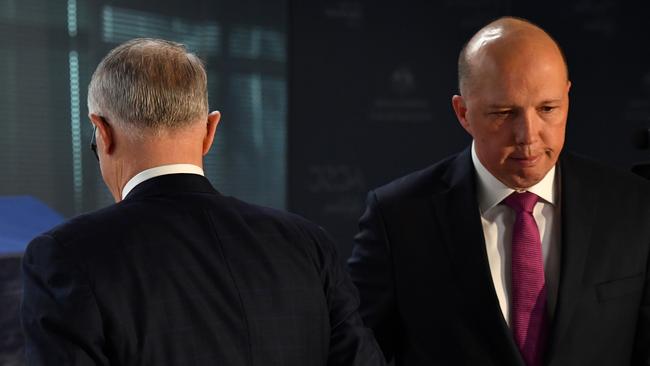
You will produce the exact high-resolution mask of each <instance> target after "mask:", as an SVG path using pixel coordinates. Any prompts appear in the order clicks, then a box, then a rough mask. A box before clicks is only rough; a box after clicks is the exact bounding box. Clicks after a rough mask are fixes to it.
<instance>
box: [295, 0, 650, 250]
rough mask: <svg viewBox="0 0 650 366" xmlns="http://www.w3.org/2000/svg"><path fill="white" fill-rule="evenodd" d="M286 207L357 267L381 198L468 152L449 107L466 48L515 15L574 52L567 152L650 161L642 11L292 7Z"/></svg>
mask: <svg viewBox="0 0 650 366" xmlns="http://www.w3.org/2000/svg"><path fill="white" fill-rule="evenodd" d="M289 4H290V17H289V21H290V27H289V55H290V57H289V106H290V108H289V165H288V173H289V176H288V208H289V210H291V211H295V212H297V213H299V214H302V215H304V216H306V217H307V218H309V219H311V220H313V221H315V222H317V223H319V224H321V225H323V226H324V227H325V228H326V229H328V230H329V231H330V232H331V233H332V234H333V236H334V237H335V238H336V239H337V241H338V243H339V245H340V249H341V250H340V251H341V257H342V258H347V257H348V255H349V253H350V250H351V245H352V237H353V236H354V234H355V232H356V230H357V227H356V222H357V220H358V218H359V216H360V215H361V214H362V212H363V209H364V206H365V195H366V193H367V191H368V190H369V189H372V188H374V187H377V186H379V185H382V184H384V183H387V182H389V181H391V180H393V179H395V178H397V177H400V176H402V175H404V174H407V173H408V172H411V171H414V170H418V169H422V168H424V167H426V166H428V165H431V164H433V163H434V162H436V161H438V160H440V159H441V158H443V157H445V156H448V155H451V154H453V153H455V152H459V151H460V150H462V149H463V148H465V147H466V146H468V145H469V143H470V141H471V140H470V138H469V135H467V134H466V133H465V131H464V130H463V129H462V128H461V127H460V125H459V124H458V122H457V120H456V118H455V116H454V114H453V110H452V108H451V96H452V95H453V94H455V93H457V77H456V72H457V68H456V61H457V57H458V53H459V52H460V49H461V48H462V46H463V45H464V43H465V42H466V41H467V40H468V39H469V38H470V37H471V36H472V35H473V34H474V33H475V32H476V31H477V30H478V29H479V28H481V27H482V26H483V25H485V24H487V23H488V22H489V21H491V20H494V19H496V18H498V17H500V16H503V15H513V16H519V17H524V18H527V19H529V20H531V21H533V22H535V23H537V24H539V25H540V26H542V27H543V28H544V29H546V30H547V31H548V32H549V33H550V34H551V35H552V36H553V37H554V38H556V40H557V41H558V42H559V44H560V46H561V47H562V48H563V49H564V52H565V54H566V57H567V60H568V63H569V69H570V78H571V81H572V87H571V91H570V101H571V102H570V103H571V105H570V112H569V121H568V126H567V140H566V145H565V148H566V149H570V150H573V151H576V152H578V153H581V154H583V155H587V156H591V157H594V158H596V159H599V160H602V161H605V162H607V163H609V164H612V165H615V166H618V167H620V168H623V169H629V168H630V167H631V165H632V164H633V163H635V162H640V161H646V160H650V153H649V152H648V151H647V150H640V149H637V148H635V147H634V143H633V136H634V135H635V133H637V131H638V130H640V129H641V128H646V129H647V128H648V127H650V43H649V42H648V39H649V36H650V29H649V28H648V22H647V20H646V15H647V10H646V8H647V6H646V4H643V3H642V2H633V1H608V0H573V1H543V2H515V1H481V0H479V1H451V0H449V1H437V2H434V1H400V2H392V1H381V0H380V1H370V0H367V1H316V0H312V1H292V2H290V3H289Z"/></svg>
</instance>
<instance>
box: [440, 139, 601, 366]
mask: <svg viewBox="0 0 650 366" xmlns="http://www.w3.org/2000/svg"><path fill="white" fill-rule="evenodd" d="M559 174H560V196H561V197H560V216H561V218H560V223H561V224H560V225H561V227H560V230H561V233H562V234H561V243H560V245H561V248H562V249H561V269H560V282H559V288H558V300H557V307H556V312H555V318H554V319H553V321H552V325H551V329H550V334H549V343H548V345H547V347H548V348H547V352H546V360H547V364H551V365H552V362H553V356H554V352H555V350H556V349H557V347H558V345H559V344H560V343H562V342H563V337H564V336H565V335H566V333H567V331H568V328H569V324H570V322H571V318H572V317H573V315H574V312H575V308H576V304H577V302H578V300H579V299H580V298H581V297H582V296H584V294H585V292H586V291H588V289H587V288H586V287H585V286H584V285H583V284H582V283H583V276H584V271H585V263H586V258H587V253H588V250H589V243H590V241H591V237H592V235H593V234H592V230H593V227H594V221H595V218H596V217H597V214H598V207H599V206H598V205H597V196H598V192H597V188H594V187H595V185H594V179H597V177H594V176H592V175H591V174H590V172H589V171H587V170H585V168H584V167H583V164H580V162H579V161H578V160H577V159H576V158H575V156H573V155H572V154H571V153H567V152H565V153H562V155H561V157H560V160H559ZM443 180H444V181H445V182H446V184H447V189H446V190H443V191H441V192H438V193H436V194H434V195H433V197H432V200H433V205H434V208H435V210H434V211H435V212H436V216H437V218H438V220H439V221H440V223H441V228H443V230H446V235H445V243H446V246H447V250H448V252H449V254H450V258H451V260H452V261H453V263H454V264H453V268H455V269H456V270H457V271H458V273H459V276H457V280H458V283H459V285H460V287H461V291H463V293H465V294H466V295H467V302H468V304H487V308H486V309H480V310H479V309H477V312H478V313H480V315H477V316H478V317H479V321H480V322H481V324H482V325H483V324H484V325H485V327H487V328H486V329H491V334H488V333H487V332H488V331H486V335H485V336H487V337H490V336H492V337H493V338H494V339H493V340H492V343H493V344H491V346H495V347H498V349H500V350H501V351H503V352H507V354H511V355H513V356H514V357H516V358H517V360H516V361H513V362H516V363H515V364H520V365H523V361H521V357H520V356H519V351H518V349H517V346H516V345H515V343H514V341H513V338H512V334H511V331H510V329H509V328H508V326H507V324H506V322H505V320H504V319H503V315H502V312H501V309H500V307H499V303H498V299H497V297H496V292H495V290H494V284H493V282H492V277H491V274H490V271H489V263H488V261H487V253H486V251H485V239H484V236H483V232H482V227H481V225H480V213H479V209H478V199H477V194H476V177H475V171H474V166H473V163H472V161H471V150H470V149H469V148H468V149H466V150H465V151H463V152H462V153H460V154H459V155H458V156H457V157H456V158H455V160H454V161H453V162H452V163H451V164H450V166H449V169H448V170H447V172H446V174H445V175H444V177H443ZM470 306H471V305H470ZM474 306H475V305H474ZM495 335H496V336H495Z"/></svg>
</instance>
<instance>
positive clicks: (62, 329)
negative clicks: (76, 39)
mask: <svg viewBox="0 0 650 366" xmlns="http://www.w3.org/2000/svg"><path fill="white" fill-rule="evenodd" d="M22 266H23V281H24V282H23V301H22V309H21V310H22V324H23V330H24V333H25V356H26V359H27V365H30V366H31V365H34V366H35V365H75V366H77V365H79V366H81V365H108V364H109V361H108V360H107V358H106V356H105V355H104V354H103V352H102V349H103V344H104V338H103V335H102V333H103V332H102V321H101V316H100V313H99V309H98V307H97V304H96V302H95V298H94V295H93V292H92V290H91V287H90V284H89V282H88V279H87V277H86V274H85V273H83V271H82V270H81V268H80V267H79V266H78V265H77V264H75V263H74V261H73V259H72V256H71V255H70V253H68V252H66V250H65V248H63V247H62V246H61V245H60V244H59V243H58V242H57V241H56V240H55V239H54V238H53V237H51V236H45V235H44V236H40V237H37V238H36V239H34V240H33V241H32V242H31V243H30V244H29V246H28V248H27V251H26V252H25V255H24V257H23V263H22Z"/></svg>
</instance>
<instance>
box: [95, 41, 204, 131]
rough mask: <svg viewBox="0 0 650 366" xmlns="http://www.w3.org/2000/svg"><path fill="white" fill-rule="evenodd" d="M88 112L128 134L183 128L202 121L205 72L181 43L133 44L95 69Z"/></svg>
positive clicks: (113, 53) (113, 52) (112, 53)
mask: <svg viewBox="0 0 650 366" xmlns="http://www.w3.org/2000/svg"><path fill="white" fill-rule="evenodd" d="M88 111H89V112H90V113H93V114H97V115H99V116H102V117H104V118H106V119H108V120H109V123H116V124H118V125H120V126H121V127H123V128H125V129H126V130H128V131H129V132H131V134H132V135H142V134H143V132H145V131H147V132H153V133H160V132H162V131H164V130H176V129H179V128H182V127H184V126H187V125H189V124H190V123H192V122H195V121H197V120H198V119H200V118H202V117H203V116H207V113H208V93H207V75H206V72H205V68H204V66H203V63H202V62H201V60H200V59H199V58H198V57H197V56H196V55H194V54H192V53H190V52H188V51H187V49H186V48H185V46H183V45H182V44H180V43H175V42H170V41H165V40H160V39H151V38H138V39H133V40H131V41H128V42H126V43H123V44H121V45H119V46H117V47H116V48H114V49H113V50H111V51H110V52H109V53H108V55H106V57H104V59H103V60H102V61H101V62H100V63H99V65H98V66H97V69H96V70H95V72H94V73H93V76H92V79H91V81H90V85H89V86H88Z"/></svg>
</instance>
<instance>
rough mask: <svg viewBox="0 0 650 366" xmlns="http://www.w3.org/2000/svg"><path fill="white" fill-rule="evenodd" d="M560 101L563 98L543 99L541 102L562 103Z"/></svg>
mask: <svg viewBox="0 0 650 366" xmlns="http://www.w3.org/2000/svg"><path fill="white" fill-rule="evenodd" d="M560 102H562V98H557V99H545V100H542V103H540V104H553V103H560Z"/></svg>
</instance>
